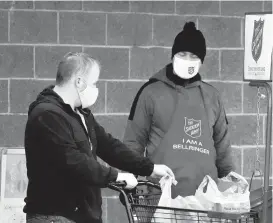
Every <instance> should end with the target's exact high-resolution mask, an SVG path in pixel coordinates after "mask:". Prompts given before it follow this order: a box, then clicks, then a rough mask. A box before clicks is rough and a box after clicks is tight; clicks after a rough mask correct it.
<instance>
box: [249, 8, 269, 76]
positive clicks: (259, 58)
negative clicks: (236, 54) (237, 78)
mask: <svg viewBox="0 0 273 223" xmlns="http://www.w3.org/2000/svg"><path fill="white" fill-rule="evenodd" d="M272 60H273V14H272V13H271V14H268V13H247V14H246V15H245V55H244V80H245V81H272V73H273V71H272Z"/></svg>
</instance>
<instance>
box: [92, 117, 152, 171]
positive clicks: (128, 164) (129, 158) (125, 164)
mask: <svg viewBox="0 0 273 223" xmlns="http://www.w3.org/2000/svg"><path fill="white" fill-rule="evenodd" d="M94 123H95V132H96V137H97V142H98V146H97V155H98V156H99V157H100V158H101V159H102V160H104V161H105V162H107V163H108V164H109V165H111V166H113V167H116V168H118V169H120V170H123V171H127V172H130V173H133V174H136V175H140V176H150V175H151V174H152V172H153V169H154V164H153V163H152V162H151V161H150V159H148V158H146V157H144V156H143V155H142V156H141V155H140V154H139V153H137V152H136V151H134V150H131V149H129V148H128V147H127V146H126V145H125V144H123V143H122V142H121V141H120V140H118V139H115V138H113V137H112V135H111V134H109V133H106V132H105V130H104V128H103V127H102V126H101V125H100V124H99V123H97V122H96V120H95V119H94Z"/></svg>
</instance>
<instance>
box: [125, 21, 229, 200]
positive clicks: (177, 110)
mask: <svg viewBox="0 0 273 223" xmlns="http://www.w3.org/2000/svg"><path fill="white" fill-rule="evenodd" d="M205 56H206V41H205V38H204V36H203V34H202V33H201V32H200V31H199V30H197V29H196V27H195V24H194V23H193V22H188V23H186V24H185V26H184V29H183V31H181V32H180V33H179V34H178V35H177V36H176V38H175V40H174V44H173V47H172V63H170V64H168V65H167V66H166V67H164V68H163V69H162V70H160V71H159V72H158V73H156V74H155V75H154V76H153V77H151V78H150V80H149V81H148V82H147V83H145V84H144V85H143V86H142V87H141V88H140V90H139V91H138V93H137V95H136V97H135V99H134V101H133V104H132V107H131V111H130V115H129V118H128V123H127V127H126V131H125V136H124V142H125V144H126V145H127V146H128V147H129V148H131V149H133V150H136V151H138V152H139V153H141V154H143V155H146V156H148V157H149V158H150V159H151V160H153V162H155V163H162V164H165V165H167V166H169V167H170V168H171V169H172V170H173V172H174V174H175V177H176V180H177V181H178V184H177V185H176V186H173V189H172V197H173V198H175V197H176V196H177V195H181V196H189V195H194V194H195V191H196V189H197V188H198V186H199V185H200V183H201V182H202V180H203V178H204V177H205V175H210V176H211V177H212V178H213V179H214V180H215V181H217V179H218V178H222V177H224V176H226V175H227V174H228V173H229V172H230V171H232V170H234V167H233V163H232V159H231V151H230V139H229V133H228V121H227V118H226V114H225V110H224V107H223V103H222V101H221V98H220V94H219V92H218V91H217V89H216V88H214V87H213V86H211V85H209V84H207V83H205V82H203V81H202V80H201V75H200V74H199V69H200V67H201V65H202V64H203V62H204V58H205ZM149 180H152V181H155V180H154V179H152V178H150V179H149ZM157 182H158V181H157Z"/></svg>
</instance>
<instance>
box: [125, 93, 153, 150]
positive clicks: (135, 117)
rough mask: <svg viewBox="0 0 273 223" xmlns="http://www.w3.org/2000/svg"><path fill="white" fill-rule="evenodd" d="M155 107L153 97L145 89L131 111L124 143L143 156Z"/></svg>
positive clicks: (137, 96) (135, 100) (138, 94)
mask: <svg viewBox="0 0 273 223" xmlns="http://www.w3.org/2000/svg"><path fill="white" fill-rule="evenodd" d="M153 107H154V103H153V100H152V98H151V96H150V95H149V94H148V93H147V92H146V91H145V89H144V90H143V89H140V90H139V92H138V93H137V95H136V97H135V99H134V101H133V104H132V107H131V110H130V114H129V118H128V120H127V126H126V129H125V134H124V138H123V142H124V143H125V144H126V145H127V146H128V147H129V148H130V149H132V150H134V151H136V152H138V153H139V154H141V155H144V152H145V148H146V146H147V143H148V139H149V133H150V128H151V123H152V117H153Z"/></svg>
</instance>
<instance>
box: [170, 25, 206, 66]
mask: <svg viewBox="0 0 273 223" xmlns="http://www.w3.org/2000/svg"><path fill="white" fill-rule="evenodd" d="M181 51H188V52H191V53H194V54H195V55H196V56H198V57H199V58H200V60H201V61H202V63H203V61H204V59H205V56H206V40H205V38H204V36H203V34H202V33H201V31H199V30H197V29H196V27H195V23H194V22H187V23H186V24H185V25H184V28H183V31H181V32H180V33H178V34H177V36H176V37H175V40H174V44H173V47H172V58H173V57H174V55H175V54H177V53H179V52H181Z"/></svg>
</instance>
